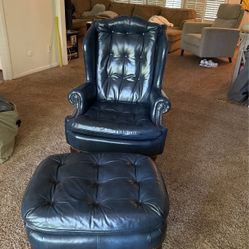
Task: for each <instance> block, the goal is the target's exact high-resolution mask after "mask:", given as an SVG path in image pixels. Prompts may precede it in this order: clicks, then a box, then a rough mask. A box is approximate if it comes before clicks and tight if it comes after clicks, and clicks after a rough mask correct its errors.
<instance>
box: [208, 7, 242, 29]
mask: <svg viewBox="0 0 249 249" xmlns="http://www.w3.org/2000/svg"><path fill="white" fill-rule="evenodd" d="M243 15H244V10H243V9H242V8H241V5H240V4H226V3H224V4H221V5H220V7H219V10H218V13H217V18H216V19H215V21H214V23H213V27H220V28H239V25H240V23H241V21H242V18H243Z"/></svg>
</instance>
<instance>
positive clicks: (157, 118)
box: [65, 17, 170, 156]
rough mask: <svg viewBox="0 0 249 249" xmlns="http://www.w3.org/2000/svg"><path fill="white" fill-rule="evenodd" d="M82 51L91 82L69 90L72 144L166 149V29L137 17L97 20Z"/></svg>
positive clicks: (69, 139) (94, 147) (145, 151)
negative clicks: (71, 109) (164, 121)
mask: <svg viewBox="0 0 249 249" xmlns="http://www.w3.org/2000/svg"><path fill="white" fill-rule="evenodd" d="M83 49H84V61H85V72H86V83H85V84H83V85H81V86H79V87H77V88H76V89H74V90H72V91H71V92H70V94H69V101H70V103H71V104H72V105H74V107H75V112H74V114H73V115H70V116H68V117H66V120H65V132H66V138H67V142H68V143H69V144H70V145H71V147H72V148H74V149H77V150H80V151H100V152H106V151H112V152H134V153H141V154H146V155H150V156H155V155H157V154H160V153H162V151H163V149H164V143H165V138H166V133H167V129H166V128H165V127H164V125H163V123H162V114H163V113H165V112H167V111H169V109H170V102H169V100H168V98H167V97H166V95H165V94H164V92H163V91H162V89H161V85H162V80H163V72H164V66H165V61H166V56H167V40H166V37H165V35H164V27H162V26H160V25H158V24H153V23H149V22H147V21H144V20H142V19H140V18H137V17H118V18H115V19H110V20H101V21H96V22H94V23H93V24H92V25H91V27H90V29H89V30H88V32H87V35H86V37H85V39H84V45H83Z"/></svg>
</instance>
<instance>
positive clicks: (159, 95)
mask: <svg viewBox="0 0 249 249" xmlns="http://www.w3.org/2000/svg"><path fill="white" fill-rule="evenodd" d="M170 107H171V104H170V101H169V99H168V97H167V96H166V94H165V93H164V91H163V90H160V89H158V88H156V89H154V90H153V91H152V92H151V95H150V116H151V120H152V122H153V123H155V124H156V125H161V124H162V114H163V113H166V112H168V111H169V110H170Z"/></svg>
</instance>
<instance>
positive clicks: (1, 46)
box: [0, 0, 13, 80]
mask: <svg viewBox="0 0 249 249" xmlns="http://www.w3.org/2000/svg"><path fill="white" fill-rule="evenodd" d="M0 57H1V64H2V70H3V79H4V80H11V79H12V78H13V72H12V62H11V56H10V48H9V42H8V32H7V26H6V22H5V12H4V5H3V0H0Z"/></svg>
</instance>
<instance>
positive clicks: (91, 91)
mask: <svg viewBox="0 0 249 249" xmlns="http://www.w3.org/2000/svg"><path fill="white" fill-rule="evenodd" d="M95 99H96V86H95V84H93V83H90V82H87V83H85V84H83V85H80V86H78V87H76V88H74V89H73V90H72V91H71V92H70V93H69V94H68V101H69V102H70V103H71V104H72V105H73V106H74V107H75V112H74V116H78V115H79V114H83V113H85V112H86V111H87V110H88V108H89V106H91V105H92V103H93V102H94V100H95Z"/></svg>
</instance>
